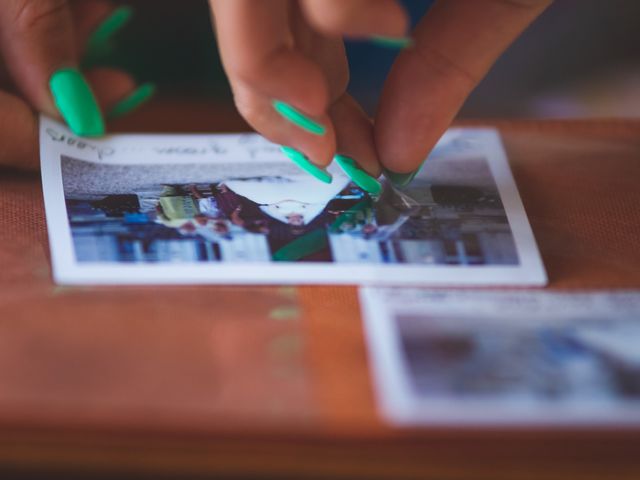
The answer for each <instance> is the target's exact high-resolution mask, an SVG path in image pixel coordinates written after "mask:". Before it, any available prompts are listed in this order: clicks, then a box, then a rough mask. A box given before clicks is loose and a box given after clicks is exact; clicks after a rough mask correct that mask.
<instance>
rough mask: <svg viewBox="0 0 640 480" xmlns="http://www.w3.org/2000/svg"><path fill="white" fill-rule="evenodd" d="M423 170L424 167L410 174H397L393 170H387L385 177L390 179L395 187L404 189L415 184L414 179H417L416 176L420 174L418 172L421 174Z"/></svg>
mask: <svg viewBox="0 0 640 480" xmlns="http://www.w3.org/2000/svg"><path fill="white" fill-rule="evenodd" d="M421 168H422V165H420V166H419V167H418V168H416V169H415V170H414V171H413V172H409V173H396V172H392V171H391V170H387V169H386V168H385V169H384V170H383V172H384V176H385V177H387V178H388V179H389V181H390V182H391V184H392V185H393V186H394V187H396V188H404V187H406V186H407V185H409V184H410V183H411V182H413V179H414V178H416V175H417V174H418V172H420V169H421Z"/></svg>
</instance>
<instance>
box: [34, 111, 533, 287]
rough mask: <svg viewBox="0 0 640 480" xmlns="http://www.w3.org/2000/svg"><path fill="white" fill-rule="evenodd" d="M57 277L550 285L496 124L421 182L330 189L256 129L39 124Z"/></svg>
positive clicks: (462, 139) (461, 140)
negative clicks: (97, 130) (377, 189)
mask: <svg viewBox="0 0 640 480" xmlns="http://www.w3.org/2000/svg"><path fill="white" fill-rule="evenodd" d="M41 151H42V172H43V186H44V191H45V201H46V208H47V219H48V225H49V231H50V238H51V246H52V253H53V255H52V256H53V258H54V268H55V275H56V279H57V280H58V281H60V282H63V283H66V282H70V283H76V282H79V283H84V282H88V283H192V282H193V283H207V282H229V283H289V282H295V283H352V284H354V283H369V282H371V283H388V282H401V283H409V284H411V283H413V284H438V283H444V284H448V283H451V284H476V283H478V284H532V285H533V284H542V283H544V281H545V276H544V270H543V268H542V263H541V261H540V257H539V254H538V251H537V247H536V245H535V241H534V239H533V235H532V232H531V229H530V227H529V225H528V222H527V219H526V215H525V213H524V209H523V207H522V204H521V202H520V199H519V196H518V193H517V189H516V187H515V184H514V181H513V178H512V177H511V174H510V171H509V167H508V164H507V161H506V158H505V156H504V152H503V150H502V147H501V144H500V140H499V136H498V135H497V133H496V132H494V131H492V130H453V131H451V132H449V133H448V134H447V135H446V136H445V137H444V138H443V140H442V142H440V144H439V147H438V148H436V150H435V151H434V154H433V155H432V156H431V157H430V158H429V160H428V161H427V162H426V164H425V167H424V168H423V169H422V171H421V172H420V174H419V175H418V176H417V177H416V180H415V181H414V182H413V183H412V184H411V185H410V186H408V187H407V188H405V189H403V190H398V189H395V188H393V187H392V186H391V185H390V184H388V183H385V184H384V189H383V192H382V193H381V194H380V195H379V196H372V195H369V194H368V193H366V192H365V191H363V190H362V189H360V188H359V187H358V186H357V185H355V184H354V183H353V182H351V180H350V179H349V178H348V177H347V176H346V175H345V174H344V173H343V172H342V171H341V170H340V169H339V168H338V167H337V166H335V165H332V166H330V167H329V172H330V173H331V174H332V176H333V181H332V182H331V183H330V184H325V183H322V182H318V181H317V180H316V179H314V178H313V177H311V176H309V175H307V174H306V173H305V172H302V171H301V170H299V169H298V168H297V167H296V166H295V165H294V164H293V163H291V162H290V161H289V160H288V159H287V158H286V157H285V156H284V155H282V154H281V152H280V150H279V147H278V146H277V145H274V144H271V143H269V142H267V141H266V140H264V139H263V138H262V137H260V136H258V135H256V134H237V135H228V134H227V135H173V136H172V135H114V136H111V137H108V138H106V139H101V140H91V141H84V140H81V139H78V138H75V137H74V136H73V135H72V134H70V133H69V131H68V130H66V129H65V128H64V127H63V126H61V125H59V124H57V123H55V122H53V121H51V120H48V119H45V118H43V120H42V126H41Z"/></svg>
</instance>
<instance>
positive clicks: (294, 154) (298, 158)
mask: <svg viewBox="0 0 640 480" xmlns="http://www.w3.org/2000/svg"><path fill="white" fill-rule="evenodd" d="M280 150H281V151H282V153H284V154H285V155H286V156H287V157H289V159H290V160H291V161H292V162H293V163H295V164H296V165H297V166H298V167H300V168H301V169H302V170H304V171H305V172H307V173H308V174H310V175H312V176H314V177H315V178H317V179H318V180H320V181H321V182H324V183H331V181H332V180H333V177H332V176H331V174H330V173H329V172H327V171H326V170H324V169H322V168H320V167H318V166H317V165H314V164H313V163H311V162H310V161H309V159H308V158H307V157H306V155H304V154H303V153H301V152H299V151H298V150H296V149H295V148H291V147H280Z"/></svg>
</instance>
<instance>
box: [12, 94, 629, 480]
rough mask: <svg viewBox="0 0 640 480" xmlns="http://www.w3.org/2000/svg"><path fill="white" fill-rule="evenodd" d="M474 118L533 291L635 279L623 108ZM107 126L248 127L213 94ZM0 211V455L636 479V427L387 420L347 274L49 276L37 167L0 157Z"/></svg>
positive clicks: (187, 466)
mask: <svg viewBox="0 0 640 480" xmlns="http://www.w3.org/2000/svg"><path fill="white" fill-rule="evenodd" d="M473 124H474V125H478V124H482V125H485V123H480V122H474V123H473ZM487 125H494V126H496V127H498V128H499V129H500V131H501V133H502V135H503V138H504V141H505V145H506V148H507V151H508V154H509V158H510V163H511V166H512V169H513V173H514V176H515V179H516V182H517V184H518V187H519V189H520V193H521V196H522V199H523V202H524V205H525V209H526V211H527V214H528V215H529V219H530V222H531V225H532V227H533V231H534V234H535V236H536V239H537V241H538V244H539V247H540V250H541V253H542V257H543V260H544V263H545V266H546V268H547V271H548V274H549V279H550V283H549V287H548V288H549V289H552V290H574V289H607V288H615V289H619V288H640V240H639V238H640V208H639V207H638V206H639V205H640V188H639V186H638V185H639V183H640V121H634V120H599V121H595V120H594V121H498V122H493V123H488V124H487ZM114 127H115V129H116V130H118V131H165V132H169V131H201V132H204V131H214V130H215V131H238V130H242V129H245V128H246V127H245V126H244V124H243V123H242V122H241V121H240V120H239V119H238V117H237V116H236V115H235V114H233V113H229V111H228V109H225V108H222V107H217V106H216V105H206V104H205V105H203V104H195V103H193V104H192V103H190V102H187V101H175V100H174V101H172V100H169V99H166V100H164V101H162V100H161V101H158V102H157V103H154V104H153V105H150V106H149V107H147V108H145V109H144V110H142V111H140V112H138V113H136V114H135V115H133V116H132V117H131V118H128V119H126V120H123V121H121V122H120V123H119V124H116V125H115V126H114ZM0 212H2V214H1V217H0V221H1V222H2V228H0V238H1V239H2V245H3V248H2V249H0V267H1V268H0V286H1V287H2V288H0V386H1V388H0V468H2V467H4V468H17V469H23V468H29V469H42V470H49V471H50V470H56V469H60V470H64V471H71V470H79V471H87V472H96V471H112V472H117V473H123V472H144V473H153V474H156V473H165V474H180V475H182V476H185V475H189V474H193V475H200V474H217V475H232V476H247V477H259V478H263V477H264V478H266V477H283V476H284V477H287V478H289V477H290V478H306V477H309V478H325V477H331V478H389V479H391V478H393V479H401V478H416V479H418V478H420V479H427V478H434V479H440V480H443V479H461V478H475V479H479V478H487V479H493V480H499V479H507V478H508V479H517V478H521V479H534V478H535V479H540V478H549V479H555V478H558V479H560V478H562V479H563V480H564V479H571V478H585V479H591V478H593V479H596V478H598V479H600V478H614V477H615V478H618V479H632V478H633V479H637V478H640V447H639V445H640V431H634V430H625V431H618V430H613V429H600V430H581V429H571V428H564V429H517V430H513V429H511V430H510V429H446V428H437V429H420V430H418V429H415V430H401V429H395V428H392V427H390V426H388V425H386V424H385V423H384V422H383V421H382V420H381V419H380V418H379V416H378V414H377V411H376V407H375V399H374V395H373V388H372V384H371V379H370V375H369V370H368V366H367V358H366V348H365V343H364V338H363V332H362V324H361V321H360V312H359V305H358V301H357V297H356V289H355V288H353V287H326V286H325V287H313V286H305V287H259V288H258V287H220V286H197V287H185V286H183V287H121V288H119V287H73V288H71V287H60V286H56V285H54V284H53V283H52V280H51V270H50V268H51V267H50V262H49V260H50V256H49V250H48V248H49V247H48V242H47V235H46V225H45V219H44V209H43V201H42V193H41V187H40V179H39V176H38V175H37V174H30V173H21V172H16V171H2V173H1V174H0Z"/></svg>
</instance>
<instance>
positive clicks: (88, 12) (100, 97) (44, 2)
mask: <svg viewBox="0 0 640 480" xmlns="http://www.w3.org/2000/svg"><path fill="white" fill-rule="evenodd" d="M114 12H116V10H114V6H113V5H112V4H111V3H110V2H108V1H105V0H81V1H74V2H70V1H61V0H4V1H3V3H2V8H0V48H1V50H2V54H3V58H4V65H3V67H4V68H2V67H1V66H0V164H1V165H8V166H12V167H18V168H34V169H35V168H38V118H37V112H42V113H45V114H47V115H50V116H53V117H60V112H59V108H58V107H57V106H56V103H59V104H60V103H63V104H66V105H65V111H63V112H62V113H63V116H64V117H65V119H67V120H68V121H69V124H70V126H71V127H72V129H76V130H78V129H79V130H84V131H79V132H76V133H79V134H101V133H102V132H103V131H104V123H103V116H102V111H103V110H104V111H107V112H108V111H109V110H111V109H112V108H113V107H114V105H116V106H117V105H119V104H120V105H122V104H121V103H120V101H121V100H122V99H125V100H126V99H127V97H128V95H129V94H130V92H132V91H133V90H134V88H135V82H134V80H133V79H132V78H131V77H130V76H129V75H128V74H126V73H124V72H122V71H118V70H114V69H110V68H93V69H91V70H89V71H87V72H86V75H82V74H66V77H67V78H63V77H65V74H63V75H58V88H59V90H58V92H57V98H55V99H54V97H53V96H52V93H51V90H50V80H51V79H52V76H54V75H55V74H56V72H58V73H59V72H60V71H68V70H67V69H69V68H77V67H78V65H79V64H80V57H81V55H82V54H84V52H85V47H86V45H87V42H88V40H89V39H90V37H91V36H92V34H93V32H94V31H95V30H96V28H97V27H98V26H99V25H101V24H102V22H103V21H104V20H105V19H109V18H110V17H111V16H112V14H115V13H114ZM116 13H117V12H116ZM119 13H123V12H122V10H120V11H119ZM121 17H122V16H121ZM102 33H105V32H104V31H103V32H102ZM107 33H108V32H107ZM94 40H95V39H94ZM70 82H75V84H70ZM79 83H84V85H85V86H86V91H91V90H93V92H94V93H95V98H92V96H91V95H89V98H88V100H89V101H88V102H84V104H81V102H78V99H77V98H72V97H73V96H74V93H72V94H71V95H69V91H68V90H73V92H77V91H78V84H79ZM89 85H90V87H89ZM65 89H66V90H67V91H66V92H64V91H62V90H65ZM70 97H71V98H70ZM96 99H97V101H96Z"/></svg>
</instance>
